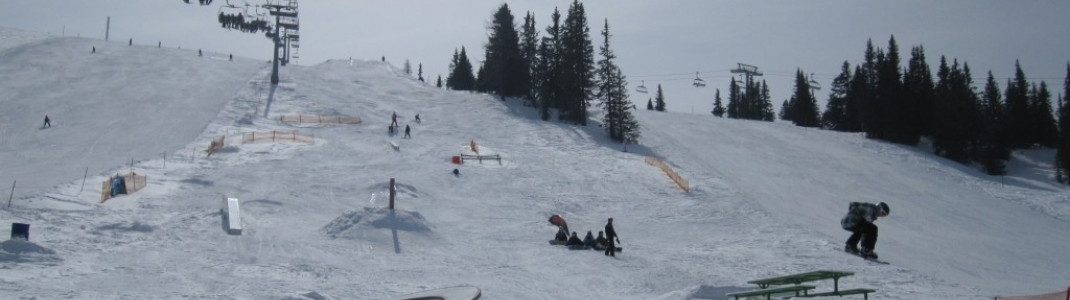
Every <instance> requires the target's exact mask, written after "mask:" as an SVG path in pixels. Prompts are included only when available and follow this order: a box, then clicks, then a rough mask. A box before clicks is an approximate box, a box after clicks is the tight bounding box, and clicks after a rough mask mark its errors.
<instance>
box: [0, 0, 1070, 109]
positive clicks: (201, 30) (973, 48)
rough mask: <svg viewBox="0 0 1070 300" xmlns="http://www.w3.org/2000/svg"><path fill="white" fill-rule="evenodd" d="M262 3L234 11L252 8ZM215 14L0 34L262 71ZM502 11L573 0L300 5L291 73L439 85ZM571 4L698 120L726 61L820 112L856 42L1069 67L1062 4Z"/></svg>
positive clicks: (34, 7)
mask: <svg viewBox="0 0 1070 300" xmlns="http://www.w3.org/2000/svg"><path fill="white" fill-rule="evenodd" d="M262 1H263V0H247V2H248V3H249V4H253V6H252V7H255V4H262V3H263V2H262ZM192 2H194V3H196V1H192ZM226 3H227V2H226V1H225V0H216V1H215V3H213V5H212V6H209V7H202V6H198V5H196V4H193V5H187V4H184V3H182V1H180V0H170V1H163V0H159V1H143V0H99V1H64V0H34V1H2V2H0V26H5V27H14V28H21V29H28V30H33V31H39V32H46V33H50V34H52V35H66V36H82V37H91V38H100V39H103V38H104V33H105V26H106V23H107V18H108V17H109V16H110V17H111V32H110V37H111V40H113V41H122V42H125V41H127V40H128V39H131V38H132V39H133V40H134V43H135V44H142V45H155V44H156V43H157V42H162V43H163V45H164V46H166V47H179V46H181V47H183V48H196V49H204V50H205V51H214V52H221V53H233V54H235V55H239V56H247V57H252V58H262V59H264V60H265V61H266V60H268V59H269V58H270V57H271V46H270V41H269V40H268V39H267V38H265V37H264V36H263V34H248V33H242V32H239V31H227V30H224V29H222V28H220V26H219V24H218V22H217V21H216V14H217V13H218V12H219V11H220V10H221V9H223V8H221V5H222V4H226ZM230 3H232V4H237V5H240V6H244V4H245V3H246V2H244V1H241V0H231V1H230ZM502 3H508V5H509V7H510V9H511V11H512V12H513V15H514V16H515V18H516V21H517V23H518V24H517V25H518V26H519V25H520V24H521V23H522V22H523V16H524V14H525V12H527V11H531V12H533V13H534V14H535V17H536V23H537V27H538V28H539V29H540V30H542V29H545V27H546V26H547V24H548V23H549V20H550V14H551V13H552V11H553V10H554V7H555V6H556V7H557V8H559V9H560V10H561V11H562V15H564V14H566V12H567V10H568V6H569V5H570V4H571V3H572V1H564V0H554V1H549V0H522V1H508V2H501V1H461V0H406V1H387V0H367V1H343V0H317V1H301V2H300V7H299V13H300V23H301V30H300V31H301V43H300V45H301V47H300V49H299V50H298V53H297V54H298V57H299V58H298V59H297V62H298V64H301V65H313V64H318V63H321V62H323V61H324V60H327V59H331V58H341V59H348V58H349V57H352V58H355V59H368V60H371V59H379V58H380V57H383V56H385V57H386V59H387V60H388V61H390V62H392V63H394V64H395V65H396V66H399V67H400V66H401V65H402V64H403V63H404V61H405V60H406V59H408V60H410V61H411V63H412V65H413V68H414V69H415V68H417V66H418V65H419V64H423V68H424V77H425V78H427V79H428V80H429V81H433V80H434V78H435V77H436V76H438V75H440V74H441V75H443V76H445V74H446V72H447V68H448V65H449V59H450V57H451V56H452V54H453V50H454V49H455V48H459V47H461V46H464V47H466V48H467V49H468V54H469V58H470V59H472V61H473V64H474V65H476V66H478V64H479V60H481V59H482V55H483V44H484V43H485V42H486V39H487V33H488V32H487V30H486V28H487V25H488V24H489V22H490V19H491V15H492V14H493V12H494V11H495V10H496V9H497V8H498V7H499V6H500V5H501V4H502ZM584 6H585V8H586V11H587V14H588V15H587V17H588V22H589V24H590V27H591V38H592V40H593V41H594V43H595V44H596V45H598V44H601V36H600V35H599V32H600V31H601V29H602V25H603V22H604V21H605V20H606V19H608V20H609V23H610V31H611V33H612V34H613V38H612V39H611V46H612V47H613V48H614V51H616V54H617V55H618V63H619V65H620V66H621V67H622V69H623V70H624V72H625V75H626V76H628V80H629V82H630V89H631V90H632V91H634V90H635V86H637V85H639V84H641V83H645V86H647V87H648V88H649V89H650V91H651V93H650V94H648V95H644V94H639V93H634V92H633V94H632V95H631V100H632V101H633V102H636V103H639V104H640V105H645V103H646V101H647V99H648V98H650V97H652V96H653V91H654V90H655V88H656V86H657V85H658V84H661V85H662V86H663V88H664V92H665V95H666V102H667V103H668V105H667V106H668V108H669V110H672V111H681V112H691V111H694V112H695V113H709V111H710V110H711V109H712V103H713V97H714V92H715V89H721V90H722V98H725V99H727V94H726V93H727V87H728V84H729V80H730V77H731V76H732V75H733V74H732V73H730V72H729V71H730V70H731V69H733V68H735V67H736V64H737V63H746V64H750V65H755V66H758V68H759V71H762V72H763V73H764V74H765V75H764V76H762V77H761V78H760V79H764V80H766V81H767V82H768V84H769V86H770V89H771V96H772V98H773V102H774V105H775V106H776V107H777V108H778V109H779V107H780V104H781V102H783V101H784V100H785V99H788V98H789V97H790V96H791V93H792V85H793V81H794V75H795V71H796V70H797V69H802V70H803V72H805V73H807V74H809V73H813V74H814V77H815V79H816V80H817V81H818V82H819V83H820V84H821V86H822V87H824V89H823V90H821V91H819V92H818V94H817V95H818V98H819V101H820V102H821V103H822V104H821V105H822V109H823V108H824V107H823V106H824V104H823V102H824V100H825V99H826V98H827V91H828V86H829V84H831V81H832V78H833V77H835V76H836V75H837V74H838V73H839V71H840V67H841V65H842V63H843V62H844V61H848V62H850V63H851V64H852V65H854V64H857V63H858V62H859V61H860V60H861V59H862V53H863V51H864V50H865V45H866V40H867V39H872V40H873V43H874V45H875V46H876V47H879V48H886V47H887V45H888V40H889V38H890V37H891V36H892V35H894V36H895V38H896V41H897V42H898V44H899V50H900V53H901V58H902V60H903V64H902V65H903V66H905V65H906V61H907V60H909V58H910V48H911V47H913V46H916V45H922V46H924V47H925V51H926V55H927V58H928V61H929V64H930V67H931V68H932V69H933V70H934V71H935V70H936V68H937V66H938V65H939V59H940V56H941V55H943V56H947V57H948V59H949V60H951V59H954V58H957V59H959V61H960V62H962V61H965V62H967V63H969V66H970V69H971V70H972V71H973V75H974V78H975V82H976V83H977V85H978V89H980V88H981V85H983V84H984V78H985V76H986V73H987V72H988V71H989V70H991V71H992V72H993V74H994V75H995V77H997V78H999V79H1000V80H999V82H1000V83H1001V85H1002V84H1003V83H1005V81H1006V78H1007V77H1010V76H1012V75H1013V72H1014V62H1015V60H1020V61H1021V64H1022V68H1023V70H1024V71H1025V74H1026V76H1027V77H1028V78H1029V79H1030V80H1031V81H1037V82H1039V81H1040V80H1044V81H1046V82H1047V83H1048V85H1049V88H1051V89H1052V90H1053V94H1054V95H1058V94H1059V93H1060V91H1062V81H1063V79H1064V78H1065V76H1066V73H1067V71H1066V65H1067V62H1068V61H1070V36H1068V35H1066V33H1065V32H1066V30H1067V28H1070V17H1068V16H1070V2H1068V1H1041V0H1027V1H967V0H949V1H919V0H908V1H840V0H816V1H712V0H674V1H645V0H644V1H639V0H626V1H621V0H614V1H584ZM249 10H250V11H251V12H255V10H254V9H253V8H250V9H249ZM562 18H564V16H562ZM283 72H285V69H284V70H283ZM696 72H698V73H699V74H698V76H699V77H701V78H703V79H704V80H705V81H706V82H707V86H706V87H705V88H696V87H693V86H692V85H691V83H692V81H693V79H694V78H695V76H696V75H695V73H696ZM284 78H285V75H284ZM1001 88H1002V87H1001ZM1053 100H1054V99H1053Z"/></svg>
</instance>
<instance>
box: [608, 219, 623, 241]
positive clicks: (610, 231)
mask: <svg viewBox="0 0 1070 300" xmlns="http://www.w3.org/2000/svg"><path fill="white" fill-rule="evenodd" d="M606 240H607V241H609V242H610V243H612V242H613V240H620V238H618V237H617V231H616V230H613V223H606Z"/></svg>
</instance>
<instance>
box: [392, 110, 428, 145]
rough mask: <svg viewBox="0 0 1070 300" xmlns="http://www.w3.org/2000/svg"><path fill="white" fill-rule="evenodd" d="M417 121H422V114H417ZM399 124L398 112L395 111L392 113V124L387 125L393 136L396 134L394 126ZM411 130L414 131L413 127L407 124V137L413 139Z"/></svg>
mask: <svg viewBox="0 0 1070 300" xmlns="http://www.w3.org/2000/svg"><path fill="white" fill-rule="evenodd" d="M416 123H420V114H416ZM397 126H398V113H397V112H394V113H393V114H391V115H390V126H388V127H387V129H389V130H388V131H389V133H390V135H391V136H393V135H394V128H395V127H397ZM411 132H412V128H410V127H409V124H405V138H407V139H411V138H412V135H410V133H411Z"/></svg>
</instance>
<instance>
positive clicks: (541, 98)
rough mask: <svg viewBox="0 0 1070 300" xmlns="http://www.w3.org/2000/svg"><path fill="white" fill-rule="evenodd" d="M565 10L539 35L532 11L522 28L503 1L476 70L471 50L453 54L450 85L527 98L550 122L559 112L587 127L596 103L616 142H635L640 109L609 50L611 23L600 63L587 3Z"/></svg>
mask: <svg viewBox="0 0 1070 300" xmlns="http://www.w3.org/2000/svg"><path fill="white" fill-rule="evenodd" d="M567 13H568V14H567V15H566V16H565V19H564V21H563V22H562V20H561V17H562V16H561V13H560V11H559V10H558V9H557V8H555V9H554V12H553V13H552V14H551V15H550V24H549V25H548V26H546V28H545V29H544V31H543V32H541V33H540V32H539V30H538V29H537V26H536V22H535V16H534V14H532V13H531V12H527V13H526V14H525V16H524V21H523V24H521V25H520V26H519V30H518V27H517V26H516V24H515V21H514V17H513V14H512V12H511V11H510V10H509V5H508V4H502V6H501V7H500V8H499V9H498V10H497V11H496V12H495V13H494V15H493V17H492V21H491V25H490V27H489V28H488V30H489V31H490V35H489V38H488V41H487V43H486V45H485V46H484V49H483V50H484V55H483V57H484V60H483V62H482V63H481V64H480V66H479V68H478V70H476V69H474V67H473V65H472V63H471V60H470V59H469V58H468V52H467V50H466V49H465V47H463V46H462V47H461V48H460V50H456V49H455V50H454V52H453V58H452V59H451V60H450V64H449V74H448V75H447V77H446V82H445V84H446V87H447V88H449V89H452V90H464V91H477V92H482V93H488V94H494V95H498V96H499V97H501V99H502V100H505V99H506V97H513V98H522V99H523V101H524V105H526V106H529V107H533V108H536V109H538V111H539V115H540V118H541V119H542V120H544V121H548V120H550V119H551V118H552V115H553V113H554V112H556V113H557V119H558V120H559V121H563V122H569V123H573V124H576V125H581V126H586V125H587V120H588V119H589V117H590V113H589V110H588V109H589V108H590V107H591V106H592V105H598V106H600V107H602V108H603V116H602V119H601V124H600V126H602V127H603V128H605V130H606V132H607V134H608V135H609V137H610V138H611V139H612V140H614V141H617V142H634V141H637V140H638V138H639V137H640V131H639V123H638V121H636V120H635V118H634V116H633V115H632V110H633V109H634V107H635V106H634V105H632V103H631V100H629V99H628V91H627V85H628V82H627V79H626V77H625V76H624V72H623V71H621V69H620V67H619V66H618V65H617V64H616V62H615V59H616V54H614V53H613V51H612V49H611V47H610V38H611V37H612V34H611V33H610V31H609V20H606V21H605V24H604V29H603V30H602V31H601V35H602V40H603V41H602V44H601V45H600V46H599V48H598V50H599V53H598V54H599V55H600V56H601V57H600V59H599V60H598V61H595V47H594V43H593V42H592V40H591V37H590V28H589V26H588V23H587V17H586V11H585V9H584V6H583V4H582V3H580V2H579V0H574V1H573V3H572V4H571V5H570V6H569V9H568V11H567ZM473 71H474V72H473ZM592 102H595V103H592Z"/></svg>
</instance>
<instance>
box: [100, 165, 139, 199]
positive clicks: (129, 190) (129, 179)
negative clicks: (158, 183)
mask: <svg viewBox="0 0 1070 300" xmlns="http://www.w3.org/2000/svg"><path fill="white" fill-rule="evenodd" d="M122 176H123V181H124V183H125V184H126V194H127V195H129V194H133V193H134V192H137V191H138V190H141V189H142V188H144V187H145V185H146V184H148V181H149V177H148V176H145V175H138V174H137V173H134V172H132V171H131V172H130V173H127V174H123V175H122ZM114 180H115V176H112V177H108V180H105V181H104V185H102V186H101V187H100V203H104V201H107V200H108V199H109V198H111V187H112V183H113V182H112V181H114Z"/></svg>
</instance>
